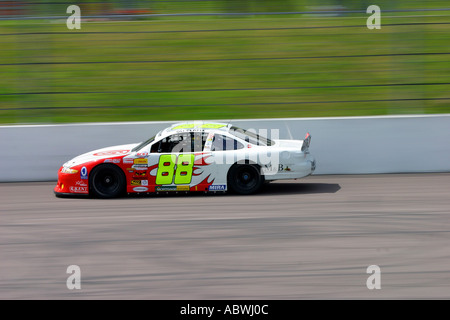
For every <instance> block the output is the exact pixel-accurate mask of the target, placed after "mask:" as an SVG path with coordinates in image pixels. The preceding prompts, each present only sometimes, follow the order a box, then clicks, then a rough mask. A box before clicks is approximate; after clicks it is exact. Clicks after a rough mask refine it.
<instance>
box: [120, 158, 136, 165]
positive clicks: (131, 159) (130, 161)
mask: <svg viewBox="0 0 450 320" xmlns="http://www.w3.org/2000/svg"><path fill="white" fill-rule="evenodd" d="M133 160H134V159H133V158H123V159H122V161H123V163H124V164H132V163H133Z"/></svg>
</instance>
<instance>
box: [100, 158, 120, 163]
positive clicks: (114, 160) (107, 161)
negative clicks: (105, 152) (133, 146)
mask: <svg viewBox="0 0 450 320" xmlns="http://www.w3.org/2000/svg"><path fill="white" fill-rule="evenodd" d="M103 163H120V159H106V160H105V161H103Z"/></svg>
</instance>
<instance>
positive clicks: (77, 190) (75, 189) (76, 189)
mask: <svg viewBox="0 0 450 320" xmlns="http://www.w3.org/2000/svg"><path fill="white" fill-rule="evenodd" d="M69 190H70V192H74V193H88V187H70V188H69Z"/></svg>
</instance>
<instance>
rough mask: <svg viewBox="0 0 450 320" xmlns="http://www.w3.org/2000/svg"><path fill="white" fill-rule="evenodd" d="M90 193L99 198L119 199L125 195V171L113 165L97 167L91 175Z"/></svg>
mask: <svg viewBox="0 0 450 320" xmlns="http://www.w3.org/2000/svg"><path fill="white" fill-rule="evenodd" d="M89 185H90V191H91V193H92V195H93V196H95V197H98V198H104V199H108V198H117V197H119V196H121V195H122V194H124V192H125V187H126V178H125V175H124V173H123V171H122V170H121V169H120V168H119V167H117V166H115V165H113V164H102V165H100V166H98V167H95V168H94V170H92V172H91V174H90V175H89Z"/></svg>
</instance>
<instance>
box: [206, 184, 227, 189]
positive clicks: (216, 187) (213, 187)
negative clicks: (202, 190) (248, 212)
mask: <svg viewBox="0 0 450 320" xmlns="http://www.w3.org/2000/svg"><path fill="white" fill-rule="evenodd" d="M226 189H227V186H226V185H224V184H215V185H211V186H209V188H208V190H209V191H225V190H226Z"/></svg>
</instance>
